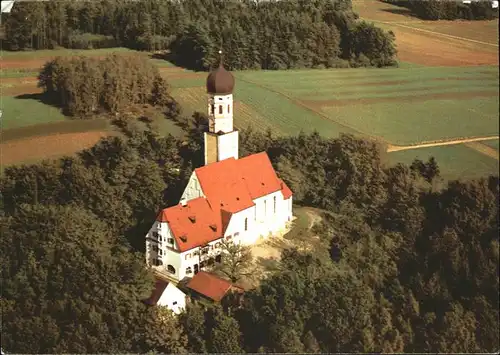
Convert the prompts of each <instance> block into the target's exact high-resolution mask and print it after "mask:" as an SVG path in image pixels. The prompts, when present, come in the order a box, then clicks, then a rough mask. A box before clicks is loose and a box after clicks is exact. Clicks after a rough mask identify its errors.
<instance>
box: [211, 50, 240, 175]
mask: <svg viewBox="0 0 500 355" xmlns="http://www.w3.org/2000/svg"><path fill="white" fill-rule="evenodd" d="M219 54H220V55H221V57H220V63H219V67H218V68H217V69H215V70H212V71H211V72H210V74H209V75H208V78H207V94H208V132H205V133H204V141H205V165H207V164H210V163H213V162H217V161H221V160H224V159H228V158H231V157H233V158H235V159H238V131H236V130H234V127H233V109H234V107H233V89H234V77H233V75H232V74H231V73H230V72H228V71H227V70H226V69H225V68H224V65H223V63H222V51H219Z"/></svg>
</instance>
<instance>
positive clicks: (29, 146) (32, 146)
mask: <svg viewBox="0 0 500 355" xmlns="http://www.w3.org/2000/svg"><path fill="white" fill-rule="evenodd" d="M108 134H109V133H108V132H103V131H94V132H83V133H64V134H54V135H49V136H41V137H33V138H26V139H19V140H14V141H10V142H7V143H2V144H0V163H1V165H2V166H6V165H11V164H14V163H20V162H24V161H35V160H42V159H46V158H51V157H59V156H63V155H71V154H74V153H76V152H78V151H81V150H83V149H86V148H90V147H92V146H93V145H95V144H96V143H97V142H98V141H99V140H100V139H101V138H103V137H105V136H107V135H108Z"/></svg>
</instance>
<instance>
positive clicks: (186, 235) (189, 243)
mask: <svg viewBox="0 0 500 355" xmlns="http://www.w3.org/2000/svg"><path fill="white" fill-rule="evenodd" d="M190 217H195V218H194V221H192V218H191V219H190ZM156 220H157V221H159V222H167V223H168V226H169V228H170V230H171V231H172V234H173V237H174V238H175V241H176V243H177V245H178V246H179V250H180V251H181V252H183V251H186V250H190V249H193V248H195V247H198V246H200V245H203V244H205V243H208V242H211V241H213V240H216V239H219V238H220V237H221V236H222V225H221V216H220V213H219V215H218V214H217V213H216V212H214V210H213V209H212V208H211V206H210V204H209V202H208V200H207V199H206V198H204V197H199V198H195V199H194V200H190V201H188V202H187V204H186V206H182V205H180V204H179V205H177V206H173V207H170V208H165V209H164V210H162V211H161V212H160V214H159V215H158V217H157V219H156Z"/></svg>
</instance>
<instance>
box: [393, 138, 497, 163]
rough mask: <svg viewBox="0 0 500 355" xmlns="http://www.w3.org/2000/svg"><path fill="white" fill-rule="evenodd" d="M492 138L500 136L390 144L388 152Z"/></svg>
mask: <svg viewBox="0 0 500 355" xmlns="http://www.w3.org/2000/svg"><path fill="white" fill-rule="evenodd" d="M492 139H499V136H489V137H477V138H462V139H453V140H447V141H441V142H428V143H421V144H415V145H404V146H398V145H391V144H389V145H388V146H387V152H388V153H390V152H399V151H402V150H410V149H419V148H429V147H438V146H443V145H454V144H462V143H471V142H480V141H488V140H492ZM485 147H486V146H485ZM471 148H472V147H471ZM487 148H488V147H487ZM490 149H492V148H490ZM476 150H478V149H476ZM492 150H493V151H494V149H492ZM483 151H486V149H483ZM483 151H482V153H483V154H484V152H483ZM495 152H496V151H495ZM487 155H489V156H492V155H490V154H487ZM496 157H497V159H498V152H496Z"/></svg>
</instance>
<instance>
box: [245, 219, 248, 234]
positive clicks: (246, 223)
mask: <svg viewBox="0 0 500 355" xmlns="http://www.w3.org/2000/svg"><path fill="white" fill-rule="evenodd" d="M246 230H248V218H245V231H246Z"/></svg>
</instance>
